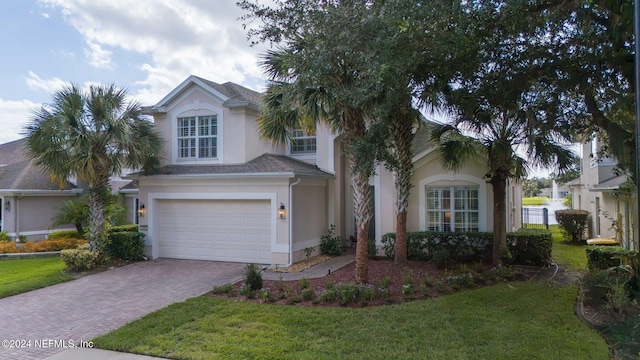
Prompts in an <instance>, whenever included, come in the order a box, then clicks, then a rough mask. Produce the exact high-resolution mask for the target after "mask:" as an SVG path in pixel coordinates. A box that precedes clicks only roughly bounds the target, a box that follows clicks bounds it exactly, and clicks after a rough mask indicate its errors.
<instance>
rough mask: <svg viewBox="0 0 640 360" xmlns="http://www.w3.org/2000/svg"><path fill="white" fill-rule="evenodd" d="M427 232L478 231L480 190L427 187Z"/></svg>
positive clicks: (467, 187)
mask: <svg viewBox="0 0 640 360" xmlns="http://www.w3.org/2000/svg"><path fill="white" fill-rule="evenodd" d="M425 190H426V191H425V194H426V200H427V201H426V206H427V211H426V217H427V218H426V219H425V220H426V221H425V224H426V230H427V231H456V232H466V231H478V219H479V212H478V188H477V187H474V186H427V187H426V189H425Z"/></svg>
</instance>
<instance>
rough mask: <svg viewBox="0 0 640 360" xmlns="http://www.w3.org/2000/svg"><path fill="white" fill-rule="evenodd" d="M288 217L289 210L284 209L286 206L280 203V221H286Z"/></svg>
mask: <svg viewBox="0 0 640 360" xmlns="http://www.w3.org/2000/svg"><path fill="white" fill-rule="evenodd" d="M286 216H287V210H286V209H285V208H284V204H283V203H280V207H279V208H278V219H284V218H286Z"/></svg>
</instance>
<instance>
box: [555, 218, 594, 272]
mask: <svg viewBox="0 0 640 360" xmlns="http://www.w3.org/2000/svg"><path fill="white" fill-rule="evenodd" d="M549 230H551V236H552V238H553V249H552V250H551V256H553V260H555V262H556V263H557V264H559V265H566V266H567V267H568V268H569V270H577V271H582V270H584V271H586V270H587V254H586V252H585V249H586V247H587V245H583V244H574V243H570V242H567V241H566V240H565V239H564V235H563V234H562V230H561V229H560V226H558V225H549Z"/></svg>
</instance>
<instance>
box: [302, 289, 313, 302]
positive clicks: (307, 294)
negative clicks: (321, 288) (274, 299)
mask: <svg viewBox="0 0 640 360" xmlns="http://www.w3.org/2000/svg"><path fill="white" fill-rule="evenodd" d="M300 296H301V297H302V299H304V300H305V301H311V300H313V299H314V298H315V297H316V292H315V291H313V289H310V288H306V289H304V290H302V291H301V292H300Z"/></svg>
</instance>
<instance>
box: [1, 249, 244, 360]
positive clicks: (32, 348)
mask: <svg viewBox="0 0 640 360" xmlns="http://www.w3.org/2000/svg"><path fill="white" fill-rule="evenodd" d="M243 268H244V264H235V263H220V262H210V261H191V260H169V259H160V260H158V261H149V262H143V263H135V264H131V265H128V266H123V267H120V268H116V269H112V270H109V271H105V272H101V273H98V274H94V275H90V276H86V277H83V278H81V279H78V280H74V281H70V282H66V283H63V284H58V285H54V286H50V287H47V288H44V289H39V290H35V291H30V292H28V293H24V294H20V295H16V296H11V297H8V298H4V299H0V340H1V341H2V347H1V348H0V360H5V359H6V360H23V359H44V358H47V357H49V356H52V355H55V354H56V353H60V352H62V351H64V353H63V354H60V355H59V356H62V357H55V358H54V359H66V358H71V359H73V357H71V356H73V355H74V354H75V355H78V356H80V357H76V358H77V359H79V358H86V359H96V360H97V359H118V360H119V359H136V358H135V357H133V356H134V355H131V354H123V353H114V352H104V351H102V350H95V349H90V350H84V349H70V345H75V346H78V345H80V344H81V341H84V342H88V341H89V340H91V339H93V338H94V337H96V336H99V335H103V334H106V333H107V332H109V331H111V330H114V329H117V328H119V327H121V326H123V325H125V324H126V323H128V322H131V321H133V320H136V319H138V318H140V317H142V316H144V315H146V314H148V313H150V312H152V311H155V310H158V309H161V308H163V307H165V306H167V305H169V304H172V303H174V302H180V301H184V300H186V299H188V298H191V297H194V296H199V295H202V294H204V293H206V292H207V291H209V290H211V289H212V287H213V286H214V285H223V284H225V283H228V282H235V281H237V280H240V279H241V278H242V272H243ZM7 341H9V343H7ZM16 341H17V342H16ZM71 342H73V344H72V343H71ZM11 345H13V346H12V347H11ZM65 350H66V351H65ZM85 351H86V352H85ZM100 354H102V355H100ZM66 355H69V357H67V356H66ZM116 355H117V356H125V357H115V356H116ZM140 359H145V358H140Z"/></svg>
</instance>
